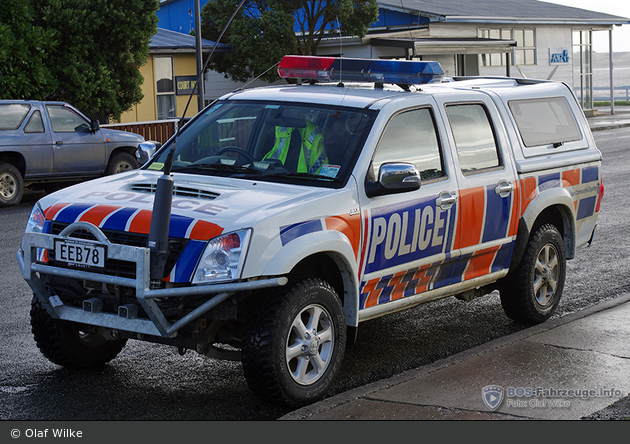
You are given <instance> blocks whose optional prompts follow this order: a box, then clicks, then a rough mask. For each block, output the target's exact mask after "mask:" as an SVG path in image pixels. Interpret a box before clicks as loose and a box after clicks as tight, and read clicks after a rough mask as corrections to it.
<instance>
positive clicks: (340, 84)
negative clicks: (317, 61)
mask: <svg viewBox="0 0 630 444" xmlns="http://www.w3.org/2000/svg"><path fill="white" fill-rule="evenodd" d="M335 19H336V20H337V29H338V30H339V83H337V86H341V87H343V86H344V84H343V36H342V35H341V23H339V17H337V16H335Z"/></svg>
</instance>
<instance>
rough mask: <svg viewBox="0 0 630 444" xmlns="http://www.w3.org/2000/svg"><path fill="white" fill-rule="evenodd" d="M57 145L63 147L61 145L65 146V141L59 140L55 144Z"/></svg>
mask: <svg viewBox="0 0 630 444" xmlns="http://www.w3.org/2000/svg"><path fill="white" fill-rule="evenodd" d="M55 145H57V146H61V145H63V140H58V141H56V142H55Z"/></svg>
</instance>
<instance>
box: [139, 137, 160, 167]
mask: <svg viewBox="0 0 630 444" xmlns="http://www.w3.org/2000/svg"><path fill="white" fill-rule="evenodd" d="M157 149H158V146H157V142H152V141H150V140H147V141H145V142H141V143H140V144H139V145H138V149H137V150H136V159H138V164H139V165H140V166H142V165H144V164H145V163H147V162H148V161H149V159H150V158H151V157H153V155H154V154H155V152H156V151H157Z"/></svg>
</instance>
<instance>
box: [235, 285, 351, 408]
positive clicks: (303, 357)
mask: <svg viewBox="0 0 630 444" xmlns="http://www.w3.org/2000/svg"><path fill="white" fill-rule="evenodd" d="M345 344H346V326H345V322H344V314H343V308H342V306H341V302H340V300H339V297H338V296H337V294H336V292H335V290H334V289H333V288H332V287H331V286H330V284H328V283H327V282H326V281H323V280H321V279H315V278H307V279H303V280H297V281H290V282H289V283H288V284H287V285H286V286H285V287H282V288H281V289H279V290H278V291H277V292H276V293H275V294H274V295H272V296H271V297H270V298H269V299H268V300H266V301H264V302H263V303H262V304H261V307H260V308H259V310H257V312H256V313H255V314H254V315H253V319H251V320H250V322H248V325H247V327H246V331H245V343H244V345H243V371H244V373H245V379H246V380H247V383H248V385H249V387H250V389H251V390H252V391H253V392H254V394H256V395H257V396H258V397H259V398H261V399H263V400H265V401H268V402H272V403H275V404H281V405H285V406H289V407H297V406H300V405H305V404H309V403H312V402H315V401H317V400H319V399H321V398H322V397H323V396H324V395H325V393H326V391H327V390H328V389H329V388H330V386H331V385H332V381H333V380H334V378H335V376H336V375H337V373H338V372H339V368H340V367H341V362H342V360H343V355H344V353H345Z"/></svg>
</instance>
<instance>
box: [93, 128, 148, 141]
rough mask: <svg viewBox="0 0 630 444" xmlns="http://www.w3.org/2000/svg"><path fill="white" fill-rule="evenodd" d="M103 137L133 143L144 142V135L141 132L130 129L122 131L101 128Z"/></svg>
mask: <svg viewBox="0 0 630 444" xmlns="http://www.w3.org/2000/svg"><path fill="white" fill-rule="evenodd" d="M99 131H101V133H102V135H103V139H105V140H107V139H109V140H110V141H111V142H123V143H131V144H134V145H137V144H139V143H140V142H144V137H142V136H141V135H140V134H135V133H130V132H129V131H120V130H115V129H110V128H100V129H99Z"/></svg>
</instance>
